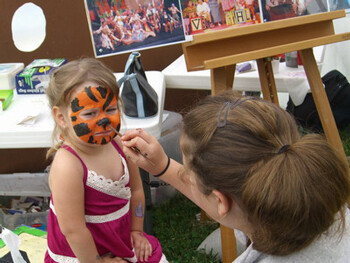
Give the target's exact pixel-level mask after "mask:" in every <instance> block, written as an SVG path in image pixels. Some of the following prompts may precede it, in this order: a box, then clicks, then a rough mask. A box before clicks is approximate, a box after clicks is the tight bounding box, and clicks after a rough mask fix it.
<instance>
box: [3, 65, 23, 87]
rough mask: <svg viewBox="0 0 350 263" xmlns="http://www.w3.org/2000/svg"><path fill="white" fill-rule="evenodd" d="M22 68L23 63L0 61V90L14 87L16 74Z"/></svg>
mask: <svg viewBox="0 0 350 263" xmlns="http://www.w3.org/2000/svg"><path fill="white" fill-rule="evenodd" d="M23 68H24V64H23V63H0V90H3V89H5V90H8V89H15V88H16V81H15V77H16V74H17V73H18V72H20V71H21V70H22V69H23Z"/></svg>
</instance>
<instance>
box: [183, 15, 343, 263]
mask: <svg viewBox="0 0 350 263" xmlns="http://www.w3.org/2000/svg"><path fill="white" fill-rule="evenodd" d="M344 16H345V11H344V10H340V11H333V12H328V13H321V14H314V15H307V16H301V17H295V18H289V19H284V20H279V21H272V22H268V23H263V24H257V25H251V26H246V27H240V28H230V29H225V30H222V31H217V32H209V33H206V34H199V35H194V36H193V40H192V41H191V42H186V43H184V44H182V48H183V52H184V55H185V59H186V65H187V70H188V71H195V70H204V69H210V72H211V74H210V78H211V90H212V94H217V93H219V92H220V91H222V90H227V89H232V87H233V80H234V72H235V68H236V64H237V63H239V62H244V61H249V60H253V59H254V60H256V61H257V64H258V70H259V78H260V84H261V90H262V93H263V97H264V99H266V100H270V101H272V102H274V103H276V104H278V98H277V91H276V85H275V80H274V75H273V71H272V65H271V59H270V58H271V56H274V55H277V54H282V53H286V52H291V51H299V52H300V55H301V59H302V62H303V65H304V70H305V73H306V76H307V79H308V82H309V85H310V89H311V92H312V96H313V98H314V101H315V104H316V108H317V111H318V114H319V116H320V120H321V123H322V127H323V129H324V133H325V135H326V138H327V140H328V142H329V143H330V144H331V145H332V146H333V147H334V148H335V149H336V150H337V151H338V152H339V153H340V154H341V156H342V157H343V158H345V159H346V155H345V152H344V148H343V145H342V142H341V140H340V136H339V133H338V129H337V126H336V124H335V121H334V117H333V114H332V111H331V108H330V105H329V101H328V98H327V95H326V92H325V90H324V88H323V84H322V80H321V76H320V73H319V71H318V68H317V64H316V61H315V58H314V55H313V51H312V47H316V46H320V45H326V44H330V43H334V42H340V41H345V40H349V39H350V33H343V34H335V33H334V27H333V21H332V20H333V19H337V18H341V17H344ZM221 243H222V257H223V263H231V262H232V261H233V260H234V259H235V258H236V256H237V255H236V249H235V248H236V246H235V244H236V241H235V237H234V233H233V230H231V229H228V228H226V227H224V226H221Z"/></svg>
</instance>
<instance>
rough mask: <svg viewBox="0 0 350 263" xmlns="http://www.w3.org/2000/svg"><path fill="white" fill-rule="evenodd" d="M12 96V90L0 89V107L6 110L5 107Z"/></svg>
mask: <svg viewBox="0 0 350 263" xmlns="http://www.w3.org/2000/svg"><path fill="white" fill-rule="evenodd" d="M12 98H13V90H12V89H8V90H0V102H1V104H2V109H3V110H6V109H7V107H8V106H9V105H10V103H11V101H12Z"/></svg>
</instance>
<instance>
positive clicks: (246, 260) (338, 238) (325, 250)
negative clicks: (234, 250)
mask: <svg viewBox="0 0 350 263" xmlns="http://www.w3.org/2000/svg"><path fill="white" fill-rule="evenodd" d="M338 227H339V221H338V220H337V221H336V222H335V223H334V224H333V225H332V226H331V228H330V229H329V230H328V231H326V232H325V233H323V234H322V235H321V236H320V237H319V238H317V239H316V240H314V241H313V242H312V243H311V244H310V245H309V246H308V247H306V248H304V249H302V250H300V251H298V252H295V253H292V254H290V255H286V256H274V255H268V254H264V253H261V252H259V251H257V250H255V249H253V246H252V245H251V246H249V247H248V248H247V249H246V250H245V251H244V252H243V253H242V255H241V256H239V257H238V258H237V259H236V260H235V261H234V263H252V262H259V263H295V262H303V263H313V262H326V263H327V262H329V263H335V262H339V263H340V262H348V261H349V258H350V250H349V247H350V211H349V209H346V212H345V228H344V231H343V232H342V231H339V228H338Z"/></svg>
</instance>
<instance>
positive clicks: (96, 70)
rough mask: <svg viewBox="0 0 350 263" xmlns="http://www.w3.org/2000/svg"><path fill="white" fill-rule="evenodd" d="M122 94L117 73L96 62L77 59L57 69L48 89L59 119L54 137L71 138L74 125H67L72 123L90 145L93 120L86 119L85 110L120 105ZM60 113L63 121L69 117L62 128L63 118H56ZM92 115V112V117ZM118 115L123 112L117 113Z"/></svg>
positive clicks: (98, 141) (88, 59) (93, 140)
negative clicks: (116, 76)
mask: <svg viewBox="0 0 350 263" xmlns="http://www.w3.org/2000/svg"><path fill="white" fill-rule="evenodd" d="M118 93H119V87H118V84H117V82H116V78H115V76H114V75H113V72H112V71H111V70H110V69H109V68H107V67H106V66H105V65H104V64H103V63H102V62H100V61H98V60H96V59H92V58H84V59H80V60H75V61H72V62H69V63H67V64H66V65H64V66H62V67H60V68H58V69H57V70H55V71H54V73H53V74H52V75H51V79H50V84H49V87H48V89H47V90H46V94H47V97H48V100H49V104H50V107H51V108H52V109H53V112H54V117H55V120H56V125H55V129H54V134H53V136H54V138H57V137H58V135H62V136H63V137H64V138H69V137H70V136H71V134H70V132H69V131H70V129H69V126H70V125H67V122H69V123H70V124H71V126H73V130H74V132H75V134H76V135H77V136H78V137H81V138H82V139H83V138H84V141H86V142H89V138H87V136H88V133H87V131H88V130H90V132H91V128H92V127H90V126H91V125H92V119H91V118H90V117H86V116H87V114H88V113H86V112H85V111H86V110H89V109H91V108H94V107H95V108H98V107H99V105H100V104H101V107H100V108H101V112H102V111H105V110H106V109H109V107H112V106H113V107H114V106H117V101H118ZM112 104H113V105H112ZM94 105H95V106H94ZM57 110H59V112H60V113H62V115H61V117H62V118H63V116H66V117H67V118H64V121H65V122H66V123H65V125H62V123H61V122H60V119H58V118H57V116H55V112H57ZM92 114H93V113H91V112H90V113H89V116H91V115H92ZM116 114H119V113H117V112H116ZM83 115H84V116H85V115H86V116H85V117H84V116H83ZM95 115H96V112H95ZM87 118H90V119H87ZM104 124H105V122H104ZM105 126H106V125H105ZM94 127H95V126H94ZM104 128H105V127H104ZM115 128H116V127H115ZM89 137H91V136H89ZM85 139H86V140H85ZM90 139H91V138H90ZM103 142H105V141H103V140H97V139H96V140H95V139H91V140H90V142H89V143H98V144H103Z"/></svg>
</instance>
